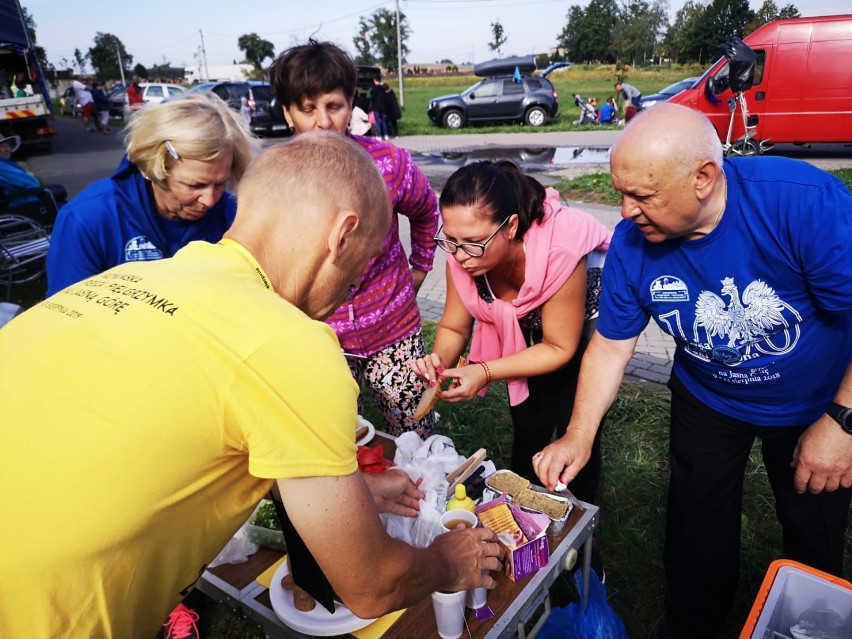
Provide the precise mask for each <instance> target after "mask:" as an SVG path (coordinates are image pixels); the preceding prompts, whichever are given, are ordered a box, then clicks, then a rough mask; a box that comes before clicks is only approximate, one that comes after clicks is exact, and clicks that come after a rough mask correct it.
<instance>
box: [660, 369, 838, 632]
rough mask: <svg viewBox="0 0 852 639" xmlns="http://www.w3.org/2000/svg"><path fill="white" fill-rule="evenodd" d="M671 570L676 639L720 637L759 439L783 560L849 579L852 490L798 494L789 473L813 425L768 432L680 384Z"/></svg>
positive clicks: (669, 612) (670, 613) (669, 610)
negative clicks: (746, 482)
mask: <svg viewBox="0 0 852 639" xmlns="http://www.w3.org/2000/svg"><path fill="white" fill-rule="evenodd" d="M669 388H670V389H671V391H672V404H671V407H672V410H671V442H670V449H669V458H670V463H671V478H670V483H669V495H668V510H667V520H666V544H665V555H664V560H665V561H664V564H665V571H666V596H665V606H666V617H667V622H668V626H669V630H670V632H671V636H672V637H674V638H677V639H679V638H681V637H684V638H686V637H688V638H689V639H701V638H705V637H714V636H716V634H717V633H718V631H719V629H720V627H721V626H722V625H723V623H724V621H725V617H726V616H727V614H728V612H729V611H730V608H731V605H732V603H733V599H734V594H735V591H736V587H737V581H738V579H739V552H740V527H741V512H742V496H743V478H744V474H745V468H746V462H747V460H748V456H749V452H750V451H751V448H752V444H753V443H754V439H755V437H759V438H760V440H761V446H762V455H763V463H764V465H765V466H766V474H767V475H768V477H769V482H770V484H771V486H772V491H773V493H774V495H775V510H776V514H777V516H778V519H779V521H780V522H781V525H782V527H783V535H784V557H785V558H787V559H793V560H795V561H799V562H801V563H804V564H806V565H808V566H812V567H814V568H817V569H819V570H823V571H825V572H829V573H832V574H834V575H841V574H842V569H843V542H844V536H845V531H846V525H847V515H848V512H849V504H850V497H852V489H840V490H836V491H834V492H831V493H820V494H817V495H814V494H810V493H805V494H803V495H800V494H798V493H796V491H795V490H794V488H793V474H794V469H793V468H791V467H790V462H791V461H792V459H793V450H794V448H795V446H796V442H797V441H798V439H799V436H800V435H801V434H802V433H803V432H804V431H805V429H806V428H807V427H808V426H809V424H808V425H800V426H790V427H785V428H778V427H765V426H764V427H761V426H759V425H755V424H749V423H746V422H742V421H739V420H736V419H733V418H730V417H727V416H726V415H723V414H721V413H718V412H716V411H714V410H713V409H711V408H709V407H708V406H706V405H704V404H703V403H701V402H699V401H698V400H697V399H695V397H693V396H692V395H691V394H690V393H689V392H688V391H687V390H686V389H685V388H684V387H683V384H681V382H680V381H679V380H678V379H677V378H676V377H674V376H673V377H672V379H671V381H670V382H669Z"/></svg>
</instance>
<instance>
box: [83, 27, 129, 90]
mask: <svg viewBox="0 0 852 639" xmlns="http://www.w3.org/2000/svg"><path fill="white" fill-rule="evenodd" d="M75 55H76V52H75ZM119 57H121V68H119V64H118V60H119ZM88 58H89V61H90V62H91V63H92V68H93V69H94V70H95V75H96V76H97V77H98V80H101V81H106V80H114V79H115V78H120V77H121V72H122V70H124V71H127V70H128V69H130V68H131V66H132V65H133V56H132V55H130V54H129V53H127V50H126V49H125V48H124V44H123V43H122V42H121V40H119V39H118V36H114V35H113V34H111V33H101V32H100V31H98V32H97V33H96V34H95V46H93V47H92V48H90V49H89V53H88Z"/></svg>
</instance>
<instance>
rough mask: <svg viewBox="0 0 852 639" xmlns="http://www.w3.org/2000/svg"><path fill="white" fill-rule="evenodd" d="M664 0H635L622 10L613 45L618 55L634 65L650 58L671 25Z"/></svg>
mask: <svg viewBox="0 0 852 639" xmlns="http://www.w3.org/2000/svg"><path fill="white" fill-rule="evenodd" d="M666 12H667V6H666V4H665V0H654V1H653V4H649V3H648V2H646V0H632V1H630V2H628V3H627V4H625V5H624V6H623V8H622V10H621V11H620V12H619V15H618V21H617V22H616V27H615V30H614V36H613V44H614V47H615V52H616V56H617V57H618V58H619V59H621V60H622V61H624V62H629V63H630V64H633V65H634V66H635V65H636V64H637V63H638V62H642V61H645V60H647V59H648V58H651V59H652V60H653V58H654V54H655V53H656V51H657V45H658V43H660V42H661V38H662V36H663V34H664V32H665V31H664V26H666V25H668V18H667V17H666Z"/></svg>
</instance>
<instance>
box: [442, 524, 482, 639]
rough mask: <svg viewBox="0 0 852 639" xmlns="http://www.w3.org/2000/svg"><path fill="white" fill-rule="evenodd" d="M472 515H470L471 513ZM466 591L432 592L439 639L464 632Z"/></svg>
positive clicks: (445, 638)
mask: <svg viewBox="0 0 852 639" xmlns="http://www.w3.org/2000/svg"><path fill="white" fill-rule="evenodd" d="M471 514H472V513H471ZM466 595H467V591H466V590H460V591H459V592H433V593H432V607H433V608H434V609H435V623H436V624H437V626H438V636H439V637H441V639H458V638H459V637H461V636H462V633H463V632H464V601H465V596H466Z"/></svg>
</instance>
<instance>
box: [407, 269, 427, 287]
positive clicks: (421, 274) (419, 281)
mask: <svg viewBox="0 0 852 639" xmlns="http://www.w3.org/2000/svg"><path fill="white" fill-rule="evenodd" d="M411 279H412V280H413V281H414V292H415V293H418V292H419V291H420V287H421V286H423V280H425V279H426V271H421V270H420V269H419V268H412V269H411Z"/></svg>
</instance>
